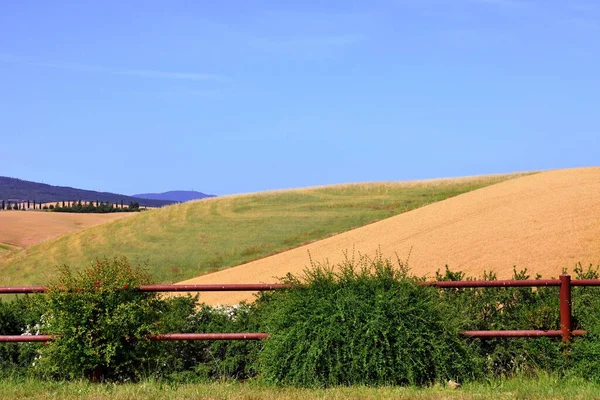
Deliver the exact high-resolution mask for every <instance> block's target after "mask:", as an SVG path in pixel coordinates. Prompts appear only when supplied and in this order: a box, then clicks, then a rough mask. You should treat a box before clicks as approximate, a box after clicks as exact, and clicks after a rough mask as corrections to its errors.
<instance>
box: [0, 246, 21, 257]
mask: <svg viewBox="0 0 600 400" xmlns="http://www.w3.org/2000/svg"><path fill="white" fill-rule="evenodd" d="M17 249H18V247H17V246H11V245H10V244H6V243H0V256H2V255H3V254H5V253H8V252H9V251H13V250H17Z"/></svg>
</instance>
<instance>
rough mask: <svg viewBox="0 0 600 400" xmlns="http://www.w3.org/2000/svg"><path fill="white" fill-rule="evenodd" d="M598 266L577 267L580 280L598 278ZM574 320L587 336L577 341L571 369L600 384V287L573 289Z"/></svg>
mask: <svg viewBox="0 0 600 400" xmlns="http://www.w3.org/2000/svg"><path fill="white" fill-rule="evenodd" d="M598 269H599V268H598V267H596V268H592V266H591V265H590V266H589V268H587V269H584V268H583V267H582V266H581V265H579V266H578V267H577V268H575V275H576V276H575V278H576V279H598V278H599V274H598ZM573 317H574V320H575V322H576V328H583V329H585V330H587V334H586V335H585V336H583V337H580V338H577V339H575V340H574V341H573V344H572V346H571V360H570V361H571V367H572V370H573V372H574V373H575V374H576V375H579V376H581V377H583V378H586V379H588V380H591V381H594V382H600V288H598V287H575V288H573Z"/></svg>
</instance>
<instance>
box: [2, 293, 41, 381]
mask: <svg viewBox="0 0 600 400" xmlns="http://www.w3.org/2000/svg"><path fill="white" fill-rule="evenodd" d="M44 310H45V297H44V296H41V295H32V296H29V295H26V296H23V297H17V298H16V299H13V300H11V301H2V302H0V335H37V334H40V333H41V332H40V329H41V327H40V321H41V319H42V315H43V313H44ZM40 346H42V344H40V343H2V344H0V376H9V375H10V376H16V375H27V374H28V373H29V371H30V369H31V367H32V366H33V365H34V363H35V360H36V357H38V352H39V348H40Z"/></svg>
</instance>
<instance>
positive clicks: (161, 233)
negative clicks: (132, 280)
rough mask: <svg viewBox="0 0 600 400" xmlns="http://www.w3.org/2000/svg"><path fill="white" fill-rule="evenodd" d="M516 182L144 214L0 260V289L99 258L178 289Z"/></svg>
mask: <svg viewBox="0 0 600 400" xmlns="http://www.w3.org/2000/svg"><path fill="white" fill-rule="evenodd" d="M518 176H520V175H497V176H484V177H470V178H459V179H443V180H430V181H421V182H387V183H366V184H349V185H334V186H324V187H315V188H306V189H298V190H285V191H273V192H263V193H256V194H248V195H236V196H227V197H217V198H211V199H204V200H199V201H192V202H187V203H183V204H177V205H172V206H169V207H163V208H161V209H154V210H149V211H145V212H143V213H140V214H137V215H134V216H131V217H128V218H124V219H121V220H118V221H113V222H110V223H108V224H103V225H100V226H95V227H92V228H87V229H85V230H82V231H80V232H75V233H70V234H68V235H65V236H62V237H60V238H57V239H54V240H49V241H46V242H43V243H40V244H37V245H34V246H31V247H29V248H27V249H25V250H20V251H12V252H9V253H7V254H5V255H3V256H0V285H8V284H15V285H25V284H45V283H46V282H47V281H48V279H49V278H50V277H51V276H52V274H53V273H54V272H55V268H54V267H55V266H56V265H61V264H65V263H66V264H70V265H73V266H81V265H87V263H88V262H89V261H90V260H93V259H94V258H96V257H103V256H108V257H112V256H120V255H125V256H127V257H128V258H129V259H130V260H131V261H132V262H135V263H138V262H147V263H148V267H149V269H150V271H151V272H152V274H153V276H154V277H155V279H156V280H157V281H159V282H176V281H179V280H183V279H188V278H192V277H194V276H197V275H200V274H204V273H208V272H213V271H217V270H221V269H224V268H228V267H232V266H235V265H239V264H241V263H244V262H249V261H252V260H256V259H259V258H262V257H265V256H267V255H270V254H274V253H277V252H281V251H284V250H287V249H290V248H294V247H297V246H300V245H302V244H305V243H310V242H312V241H315V240H319V239H323V238H326V237H328V236H331V235H334V234H338V233H341V232H345V231H348V230H350V229H354V228H357V227H360V226H363V225H366V224H369V223H373V222H375V221H378V220H382V219H385V218H388V217H391V216H394V215H398V214H401V213H404V212H407V211H410V210H414V209H416V208H419V207H422V206H424V205H427V204H430V203H434V202H437V201H441V200H444V199H447V198H449V197H452V196H457V195H460V194H462V193H465V192H469V191H472V190H475V189H478V188H481V187H485V186H487V185H491V184H494V183H497V182H501V181H504V180H507V179H511V178H515V177H518Z"/></svg>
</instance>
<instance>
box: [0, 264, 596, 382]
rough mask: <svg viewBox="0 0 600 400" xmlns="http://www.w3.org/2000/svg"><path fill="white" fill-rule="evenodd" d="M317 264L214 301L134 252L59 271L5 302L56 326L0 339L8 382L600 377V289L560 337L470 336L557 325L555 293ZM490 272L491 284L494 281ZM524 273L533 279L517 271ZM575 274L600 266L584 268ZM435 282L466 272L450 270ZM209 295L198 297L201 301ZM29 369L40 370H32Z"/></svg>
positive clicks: (19, 318)
mask: <svg viewBox="0 0 600 400" xmlns="http://www.w3.org/2000/svg"><path fill="white" fill-rule="evenodd" d="M336 271H337V272H334V271H333V269H332V268H330V267H329V266H328V265H318V264H314V263H313V264H312V268H311V269H308V270H306V271H305V274H304V276H303V277H302V280H300V279H298V278H296V277H294V276H292V275H289V276H288V277H287V278H286V279H285V280H284V281H285V282H288V283H293V284H295V285H296V287H295V288H293V289H288V290H284V291H277V292H264V293H262V294H261V295H260V296H259V298H258V300H257V301H256V302H254V303H252V304H241V305H238V306H234V307H209V306H206V305H203V304H198V297H191V296H188V297H174V298H165V297H159V296H157V295H155V294H150V293H141V292H139V291H136V290H135V288H136V287H137V286H139V285H142V284H147V283H149V282H150V278H149V276H148V274H147V272H146V270H145V269H144V268H143V267H139V266H132V265H130V264H129V263H128V262H127V260H126V259H124V258H123V259H113V260H107V259H104V260H97V261H96V262H94V263H93V264H92V265H91V266H90V268H88V269H86V270H85V271H82V272H81V273H77V272H74V271H73V270H72V269H70V268H68V267H62V268H61V274H60V278H59V279H58V280H57V281H56V282H53V283H52V284H51V286H50V288H51V289H50V292H49V294H48V295H47V296H44V295H29V296H22V297H18V298H16V299H12V300H10V301H7V302H0V334H3V335H8V334H11V335H19V334H55V335H59V336H60V337H59V338H58V339H57V341H56V342H51V343H49V344H48V345H46V346H45V345H44V344H39V343H11V344H2V345H0V376H1V375H12V376H14V375H28V374H30V373H35V374H37V375H38V376H40V375H41V376H44V377H48V378H60V379H63V378H67V379H70V378H81V377H88V378H93V379H98V380H110V381H127V380H136V379H139V378H145V377H153V378H156V379H162V380H167V381H176V382H196V381H205V380H214V379H237V380H243V379H247V378H252V377H257V378H258V379H261V380H263V381H265V382H268V383H273V384H278V385H295V386H321V387H323V386H334V385H352V384H366V385H385V384H393V385H405V384H411V385H424V384H431V383H434V382H436V381H441V380H446V379H455V380H459V381H465V380H469V379H478V378H484V377H485V378H487V377H497V376H504V377H508V376H512V375H519V374H520V375H522V374H530V375H534V374H536V373H538V372H540V371H544V372H552V373H558V375H562V374H567V373H572V374H574V375H578V376H581V377H583V378H585V379H588V380H593V381H597V382H600V288H592V287H588V288H584V287H575V288H573V303H574V304H573V312H574V328H575V329H586V330H588V335H587V336H585V337H582V338H577V339H575V340H574V341H573V343H572V344H571V345H570V346H566V347H564V346H563V345H562V344H561V341H560V339H549V338H530V339H527V338H523V339H515V338H512V339H488V340H480V339H465V338H462V337H461V336H460V335H459V332H460V331H461V330H506V329H559V313H558V309H559V304H558V302H559V300H558V298H559V296H558V288H556V287H549V288H544V287H541V288H537V289H533V290H532V289H531V288H526V287H524V288H476V289H436V288H433V287H425V286H421V285H419V283H420V279H418V278H415V277H411V276H409V274H408V270H407V268H405V267H404V266H403V265H402V263H400V262H399V263H398V264H397V265H396V264H393V263H392V262H391V261H390V260H386V259H383V258H382V257H381V256H378V257H376V258H375V259H369V258H366V257H360V258H359V259H358V260H354V259H347V260H346V261H345V262H344V263H342V264H341V265H339V266H336ZM495 278H496V277H495V275H494V274H491V273H485V274H484V276H483V279H495ZM514 278H515V279H528V278H529V276H528V275H527V271H526V270H524V271H516V270H515V274H514ZM574 278H576V279H589V278H598V269H597V268H596V269H593V268H589V269H587V270H584V269H583V268H581V267H578V268H576V269H575V276H574ZM437 279H438V280H463V279H465V277H464V275H463V274H462V273H460V272H452V271H450V270H448V269H446V271H445V273H444V274H439V273H438V274H437ZM200 299H201V298H200ZM174 332H183V333H211V332H268V333H270V335H271V337H270V338H269V339H267V340H265V341H262V342H259V341H214V342H210V341H176V342H149V341H147V340H145V339H144V334H146V333H174ZM32 367H33V368H32Z"/></svg>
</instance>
